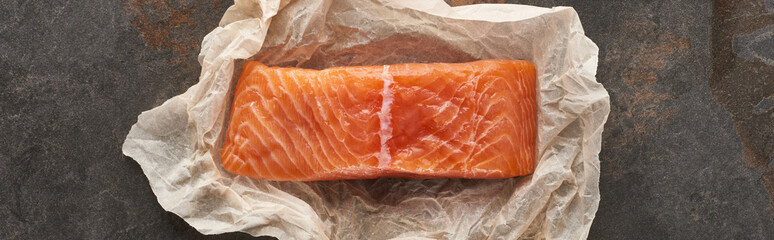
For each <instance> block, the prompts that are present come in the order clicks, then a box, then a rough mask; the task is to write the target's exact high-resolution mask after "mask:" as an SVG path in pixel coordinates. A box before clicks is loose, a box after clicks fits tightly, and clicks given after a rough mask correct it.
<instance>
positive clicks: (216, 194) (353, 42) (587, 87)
mask: <svg viewBox="0 0 774 240" xmlns="http://www.w3.org/2000/svg"><path fill="white" fill-rule="evenodd" d="M597 54H598V48H597V47H596V45H595V44H594V43H593V42H592V41H591V40H590V39H588V38H587V37H586V36H585V35H584V32H583V28H582V27H581V23H580V20H579V18H578V16H577V13H576V12H575V11H574V10H573V9H572V8H567V7H556V8H550V9H548V8H539V7H533V6H523V5H500V4H497V5H495V4H481V5H470V6H463V7H449V6H448V5H446V3H444V2H443V1H440V0H433V1H408V0H400V1H386V0H371V1H359V0H337V1H333V0H327V1H312V0H308V1H304V0H302V1H278V0H237V1H235V5H234V6H231V7H230V8H229V9H228V10H227V12H226V13H225V15H224V16H223V18H222V19H221V22H220V26H219V27H217V28H216V29H214V30H213V31H212V32H211V33H210V34H208V35H207V36H206V37H205V38H204V41H203V42H202V49H201V53H200V54H199V62H200V64H201V65H202V72H201V75H200V78H199V83H197V84H196V85H194V86H192V87H191V88H189V89H188V91H186V92H185V93H184V94H182V95H180V96H176V97H173V98H171V99H169V100H168V101H166V102H165V103H164V104H162V105H161V106H159V107H157V108H154V109H152V110H149V111H147V112H143V113H142V114H141V115H140V116H139V117H138V122H137V124H135V125H134V126H132V129H131V130H130V132H129V135H128V136H127V138H126V141H125V143H124V145H123V152H124V154H125V155H127V156H130V157H132V158H133V159H134V160H135V161H137V162H138V163H139V165H140V167H141V168H142V169H143V172H144V173H145V174H146V176H147V177H148V181H149V182H150V185H151V189H152V190H153V192H154V193H155V194H156V196H157V198H158V201H159V204H160V205H161V206H162V207H163V208H164V209H165V210H167V211H170V212H173V213H175V214H177V215H179V216H180V217H181V218H183V219H184V220H185V221H186V222H187V223H188V224H190V225H191V226H193V227H194V228H196V229H197V230H199V231H200V232H202V233H204V234H218V233H224V232H233V231H242V232H247V233H249V234H252V235H255V236H258V235H271V236H275V237H278V238H279V239H391V238H392V239H401V238H404V239H417V238H427V239H516V238H525V239H533V238H549V239H579V238H581V239H582V238H586V237H587V235H588V231H589V228H590V227H591V222H592V220H593V219H594V215H595V213H596V211H597V207H598V204H599V186H598V185H599V174H600V172H599V167H600V166H599V151H600V147H601V136H602V129H603V126H604V123H605V121H606V120H607V116H608V114H609V112H610V101H609V95H608V94H607V91H606V90H605V89H604V87H603V86H602V85H601V84H599V83H597V82H596V79H595V75H596V68H597V60H598V59H597ZM497 58H501V59H525V60H529V61H532V62H533V63H534V64H535V66H536V69H537V72H538V81H539V84H538V88H539V89H538V91H539V94H538V103H539V109H538V144H537V150H536V151H537V152H538V154H537V155H536V156H537V158H538V159H536V161H537V165H536V168H535V172H534V173H533V174H532V175H529V176H525V177H520V178H512V179H500V180H470V179H433V180H404V179H374V180H350V181H322V182H271V181H265V180H260V179H250V178H247V177H243V176H236V175H234V174H231V173H229V172H226V171H225V170H224V169H223V168H222V166H221V164H220V150H221V146H222V141H223V139H222V138H223V136H222V134H223V133H224V132H225V127H226V125H227V124H226V123H227V122H228V116H227V115H228V114H227V113H228V112H229V108H230V104H231V103H230V102H231V98H232V97H233V96H232V95H233V88H234V86H235V79H236V78H235V77H234V75H235V74H237V75H238V74H239V72H241V66H242V64H244V59H253V60H259V61H261V62H263V63H264V64H267V65H270V66H271V65H274V66H298V67H306V68H315V69H322V68H327V67H333V66H353V65H355V66H356V65H382V64H393V63H404V62H464V61H472V60H476V59H497Z"/></svg>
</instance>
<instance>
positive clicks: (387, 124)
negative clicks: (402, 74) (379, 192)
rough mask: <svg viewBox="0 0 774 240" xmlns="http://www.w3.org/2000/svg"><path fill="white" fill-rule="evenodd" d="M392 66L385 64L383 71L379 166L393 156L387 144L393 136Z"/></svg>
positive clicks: (385, 164) (387, 163)
mask: <svg viewBox="0 0 774 240" xmlns="http://www.w3.org/2000/svg"><path fill="white" fill-rule="evenodd" d="M389 71H390V66H387V65H384V70H383V71H382V80H383V81H384V88H383V89H382V109H381V111H380V112H379V130H380V131H379V140H381V143H382V148H381V152H379V156H378V158H379V167H380V168H384V167H387V166H389V165H390V162H391V161H392V156H391V155H390V146H388V145H387V141H389V140H390V139H391V138H392V113H391V110H392V101H393V95H392V94H393V93H392V88H391V87H390V86H391V85H392V83H393V82H394V80H393V78H392V76H391V75H390V73H389Z"/></svg>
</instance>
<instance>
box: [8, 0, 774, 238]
mask: <svg viewBox="0 0 774 240" xmlns="http://www.w3.org/2000/svg"><path fill="white" fill-rule="evenodd" d="M449 2H450V3H452V4H454V5H462V4H470V3H480V2H482V1H475V0H471V1H465V0H462V1H449ZM485 2H503V1H485ZM508 2H512V3H523V4H532V5H538V6H557V5H565V6H573V7H575V9H576V10H577V11H578V13H579V15H580V18H581V20H582V22H583V24H584V27H585V29H586V33H587V35H588V36H589V37H590V38H591V39H592V40H594V42H596V43H597V44H598V45H599V48H600V56H599V60H600V61H599V69H598V73H597V78H598V80H599V81H600V82H602V83H603V84H604V85H605V87H606V88H607V89H608V91H609V92H610V96H611V103H612V110H611V113H610V118H609V121H608V124H607V125H606V128H605V132H604V135H603V137H604V139H603V148H602V152H601V154H600V160H601V165H602V177H601V182H600V189H601V192H602V201H601V202H600V206H599V211H598V213H597V216H596V219H595V221H594V224H593V226H592V229H591V234H590V236H589V237H590V238H591V239H664V238H668V239H773V238H774V214H772V213H773V212H774V211H772V210H773V209H774V208H772V204H771V202H772V196H774V165H771V164H770V163H771V160H772V159H774V0H757V1H754V0H726V1H724V0H717V1H714V3H713V2H712V1H707V0H675V1H648V0H646V1H616V0H607V1H552V0H545V1H538V0H525V1H520V0H518V1H508ZM231 4H232V1H222V0H214V1H193V0H130V1H117V0H110V1H96V0H83V1H18V0H0V133H1V134H0V223H3V224H0V239H241V238H245V239H247V238H250V237H249V236H248V235H246V234H240V233H231V234H223V235H218V236H204V235H201V234H199V233H198V232H197V231H196V230H194V229H192V228H191V227H190V226H188V225H187V224H186V223H185V222H184V221H183V220H182V219H180V218H179V217H177V216H175V215H174V214H171V213H167V212H165V211H164V210H163V209H162V208H161V207H160V206H159V205H158V203H157V202H156V198H155V196H154V195H153V193H152V192H151V190H150V187H149V186H148V181H147V179H146V178H145V176H144V175H143V173H142V171H141V170H140V167H139V166H138V165H137V164H136V163H135V162H134V161H133V160H131V159H130V158H127V157H124V156H123V155H122V154H121V150H120V147H121V144H122V143H123V140H124V138H125V136H126V134H127V133H128V131H129V128H130V126H131V125H132V124H133V123H134V122H135V121H136V117H137V115H138V114H139V113H140V112H142V111H144V110H148V109H151V108H153V107H155V106H158V105H160V104H161V103H162V102H163V101H164V100H166V99H168V98H170V97H172V96H175V95H178V94H180V93H182V92H184V91H185V89H187V88H188V87H189V86H191V85H193V84H194V83H195V82H196V81H197V77H198V75H199V70H200V69H199V65H198V63H197V61H196V56H197V54H198V51H199V44H200V43H201V40H202V38H203V37H204V35H205V34H206V33H207V32H209V31H210V30H211V29H213V28H214V27H215V26H217V23H218V21H219V19H220V17H221V15H222V14H223V12H224V11H225V10H226V8H227V7H228V6H229V5H231Z"/></svg>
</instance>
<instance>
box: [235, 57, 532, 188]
mask: <svg viewBox="0 0 774 240" xmlns="http://www.w3.org/2000/svg"><path fill="white" fill-rule="evenodd" d="M535 79H536V73H535V67H534V66H533V65H532V64H531V63H530V62H528V61H521V60H481V61H476V62H469V63H430V64H420V63H409V64H397V65H385V66H362V67H337V68H329V69H325V70H310V69H300V68H281V67H267V66H265V65H263V64H261V63H259V62H248V63H247V64H246V65H245V66H244V71H243V72H242V75H241V76H240V78H239V82H238V84H237V86H236V90H235V92H234V100H233V104H232V106H231V118H230V122H229V125H228V130H227V133H226V138H225V141H224V144H223V149H222V152H221V157H222V160H221V161H222V163H223V167H224V168H225V169H226V170H228V171H230V172H232V173H235V174H238V175H244V176H248V177H253V178H263V179H269V180H277V181H315V180H342V179H371V178H379V177H399V178H415V179H422V178H490V179H491V178H510V177H516V176H523V175H527V174H530V173H532V171H533V169H534V158H535V134H536V129H537V123H536V122H537V103H536V86H535V84H536V83H535V81H536V80H535Z"/></svg>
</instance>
